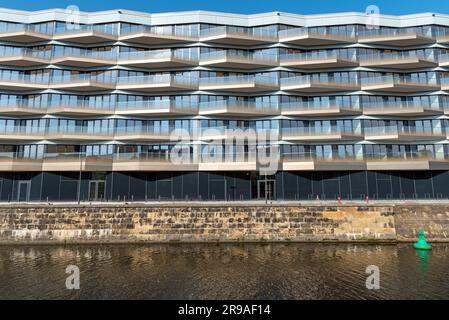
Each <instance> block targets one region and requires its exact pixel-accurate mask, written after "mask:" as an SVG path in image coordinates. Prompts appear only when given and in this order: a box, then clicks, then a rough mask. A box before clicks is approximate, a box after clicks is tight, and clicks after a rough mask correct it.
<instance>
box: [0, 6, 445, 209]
mask: <svg viewBox="0 0 449 320" xmlns="http://www.w3.org/2000/svg"><path fill="white" fill-rule="evenodd" d="M0 16H1V20H2V21H1V22H0V140H1V141H0V200H1V201H47V200H48V201H78V200H79V201H99V200H101V201H117V200H120V201H123V200H126V201H144V200H147V201H152V200H202V201H206V200H250V199H265V198H269V199H279V200H283V199H284V200H307V199H313V200H314V199H316V198H317V197H319V198H320V199H322V200H325V199H327V200H335V199H337V197H341V198H342V199H354V200H360V199H365V197H366V196H368V197H369V198H370V199H444V198H446V199H447V198H449V140H448V139H449V117H448V114H449V95H448V93H449V16H445V15H440V14H427V13H426V14H417V15H407V16H396V17H393V16H380V17H378V19H368V18H367V16H366V14H364V13H340V14H327V15H308V16H304V15H296V14H289V13H276V12H275V13H266V14H255V15H238V14H226V13H214V12H203V11H198V12H176V13H163V14H147V13H140V12H131V11H124V10H117V11H105V12H93V13H82V12H81V13H73V12H66V11H65V10H58V9H56V10H48V11H47V10H46V11H39V12H23V11H13V10H7V9H1V10H0ZM373 20H376V23H378V25H376V26H372V25H371V24H372V22H373ZM174 132H175V133H174ZM176 132H177V133H176ZM181 133H182V134H184V133H185V134H186V135H188V137H187V138H185V139H184V138H183V139H179V138H180V136H181V135H182V134H181ZM251 134H253V137H252V138H251ZM254 135H255V136H256V137H257V139H255V141H254V139H253V138H254ZM262 136H263V137H265V138H264V139H262V138H261V139H259V137H262ZM268 136H269V138H267V137H268ZM176 148H181V149H182V150H187V151H188V152H187V153H186V154H187V156H184V155H183V158H182V159H181V161H174V160H175V158H174V157H173V155H174V154H178V153H177V151H176V150H175V149H176ZM175 151H176V152H175ZM267 158H269V159H270V164H271V165H273V164H274V167H275V170H274V171H270V172H268V171H267V170H263V168H264V167H266V162H267V161H266V160H267ZM178 160H179V159H178ZM261 160H264V161H265V162H264V161H261Z"/></svg>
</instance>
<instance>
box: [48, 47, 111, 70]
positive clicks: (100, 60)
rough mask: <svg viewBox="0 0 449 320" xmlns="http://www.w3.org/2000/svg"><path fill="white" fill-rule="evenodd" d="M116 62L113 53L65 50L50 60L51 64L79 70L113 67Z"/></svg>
mask: <svg viewBox="0 0 449 320" xmlns="http://www.w3.org/2000/svg"><path fill="white" fill-rule="evenodd" d="M116 62H117V61H116V56H115V52H113V51H92V50H70V51H69V50H67V52H57V53H56V54H55V56H54V57H53V58H52V63H53V64H56V65H62V66H70V67H81V68H91V67H101V66H113V65H115V64H116Z"/></svg>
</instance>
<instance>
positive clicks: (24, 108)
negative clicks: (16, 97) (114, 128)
mask: <svg viewBox="0 0 449 320" xmlns="http://www.w3.org/2000/svg"><path fill="white" fill-rule="evenodd" d="M46 113H47V107H46V106H42V105H32V104H28V103H25V102H21V101H15V102H10V101H2V100H0V114H1V115H5V116H33V115H43V114H46Z"/></svg>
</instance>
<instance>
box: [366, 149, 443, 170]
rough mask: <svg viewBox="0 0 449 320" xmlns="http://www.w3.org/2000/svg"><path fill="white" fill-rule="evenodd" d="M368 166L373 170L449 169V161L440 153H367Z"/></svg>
mask: <svg viewBox="0 0 449 320" xmlns="http://www.w3.org/2000/svg"><path fill="white" fill-rule="evenodd" d="M366 167H367V169H368V170H371V171H383V170H394V171H416V170H448V169H449V161H448V159H446V158H445V157H444V155H440V154H438V155H431V154H429V155H426V154H425V153H424V154H420V153H412V154H402V155H400V154H397V155H392V154H391V155H386V154H383V155H367V156H366Z"/></svg>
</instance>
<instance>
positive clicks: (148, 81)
mask: <svg viewBox="0 0 449 320" xmlns="http://www.w3.org/2000/svg"><path fill="white" fill-rule="evenodd" d="M197 87H198V79H196V78H191V77H184V76H177V75H170V74H165V75H156V76H137V77H118V78H117V89H118V90H132V91H142V92H167V91H168V92H172V91H190V90H195V89H196V88H197Z"/></svg>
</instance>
